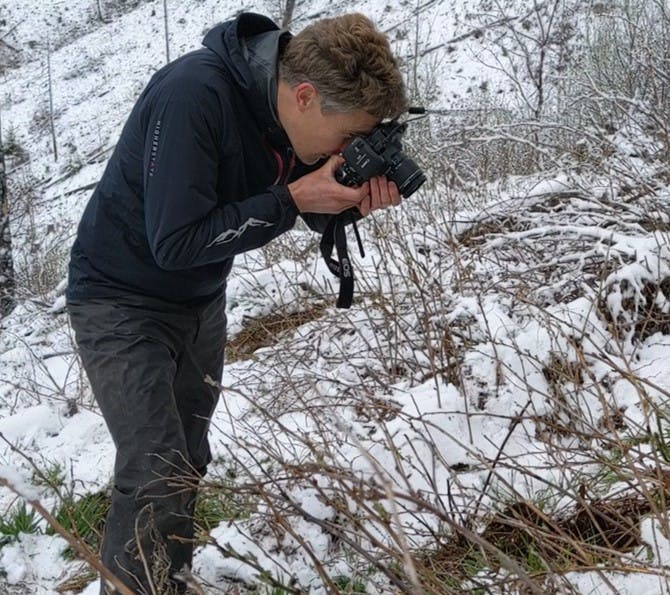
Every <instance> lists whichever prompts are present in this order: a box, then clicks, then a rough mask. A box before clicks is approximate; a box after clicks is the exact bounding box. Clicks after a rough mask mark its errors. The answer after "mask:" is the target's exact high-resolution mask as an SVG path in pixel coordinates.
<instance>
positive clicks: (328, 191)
mask: <svg viewBox="0 0 670 595" xmlns="http://www.w3.org/2000/svg"><path fill="white" fill-rule="evenodd" d="M343 163H344V158H343V157H342V156H340V155H333V156H331V157H330V159H328V161H326V163H324V165H323V166H322V167H320V168H319V169H317V170H316V171H313V172H312V173H310V174H307V175H305V176H303V177H302V178H298V179H297V180H296V181H295V182H291V183H290V184H289V185H288V190H289V192H290V193H291V196H292V197H293V202H295V204H296V206H297V207H298V210H299V211H300V212H301V213H327V214H331V215H336V214H338V213H341V212H342V211H346V210H347V209H350V208H351V207H358V206H359V205H360V204H361V202H362V201H363V200H364V199H365V198H367V197H368V196H369V195H370V183H369V182H365V183H364V184H362V185H361V186H357V187H353V188H352V187H350V186H344V185H343V184H340V183H339V182H338V181H337V180H336V179H335V172H336V171H337V169H338V168H339V167H340V166H341V165H342V164H343Z"/></svg>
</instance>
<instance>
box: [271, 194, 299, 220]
mask: <svg viewBox="0 0 670 595" xmlns="http://www.w3.org/2000/svg"><path fill="white" fill-rule="evenodd" d="M268 190H269V191H270V192H272V194H273V195H274V197H275V198H276V199H277V202H278V203H279V208H280V210H281V213H282V218H283V219H287V218H290V219H292V220H295V218H296V217H297V216H298V213H299V211H298V207H297V206H296V204H295V201H294V200H293V197H292V196H291V192H290V191H289V189H288V186H270V187H269V188H268Z"/></svg>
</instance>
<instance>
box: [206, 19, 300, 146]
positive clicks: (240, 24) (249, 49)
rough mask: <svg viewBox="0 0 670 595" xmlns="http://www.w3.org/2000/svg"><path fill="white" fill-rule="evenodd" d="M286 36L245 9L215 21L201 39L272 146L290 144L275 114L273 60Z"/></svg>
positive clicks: (277, 57) (288, 37)
mask: <svg viewBox="0 0 670 595" xmlns="http://www.w3.org/2000/svg"><path fill="white" fill-rule="evenodd" d="M290 38H291V34H290V33H289V32H288V31H286V30H281V29H279V27H277V25H276V24H275V23H274V22H273V21H272V20H271V19H269V18H268V17H266V16H263V15H260V14H254V13H249V12H247V13H242V14H240V15H239V16H238V17H237V18H236V19H234V20H232V21H226V22H225V23H220V24H218V25H216V26H215V27H213V28H212V29H211V30H210V31H209V32H208V33H207V34H206V35H205V38H204V39H203V42H202V43H203V45H204V46H205V47H207V48H209V49H210V50H212V51H213V52H214V53H215V54H216V55H217V56H218V57H219V58H221V60H222V61H223V63H224V64H225V66H226V67H227V69H228V71H229V72H230V73H231V75H232V77H233V80H234V81H235V83H236V84H237V86H238V87H239V88H240V89H241V91H242V93H243V94H244V95H245V99H246V100H247V102H248V105H250V106H251V107H252V111H253V112H254V114H255V115H256V118H257V119H258V121H259V124H260V125H261V127H262V129H263V130H264V132H265V133H266V135H267V137H268V140H269V141H270V142H271V144H273V145H275V146H278V145H289V144H290V143H289V141H288V138H287V137H286V134H285V132H284V131H283V129H282V127H281V125H280V123H279V118H278V116H277V62H278V59H279V53H280V51H281V48H282V47H283V45H284V44H285V43H286V42H287V41H288V40H289V39H290Z"/></svg>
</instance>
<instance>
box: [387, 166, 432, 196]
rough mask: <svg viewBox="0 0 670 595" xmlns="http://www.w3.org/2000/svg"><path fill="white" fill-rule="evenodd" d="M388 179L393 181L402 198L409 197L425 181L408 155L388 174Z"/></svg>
mask: <svg viewBox="0 0 670 595" xmlns="http://www.w3.org/2000/svg"><path fill="white" fill-rule="evenodd" d="M388 178H389V180H392V181H393V182H395V184H396V186H398V190H400V194H402V196H403V197H404V198H408V197H410V196H411V195H412V194H414V193H415V192H416V191H417V190H418V189H419V187H420V186H421V185H422V184H423V183H424V182H425V181H426V176H425V175H424V173H423V172H422V171H421V169H420V168H419V166H418V165H417V164H416V163H414V161H413V160H412V159H410V158H409V157H405V158H404V159H402V160H401V161H400V162H399V163H398V165H397V166H396V168H395V170H394V171H393V173H391V174H388Z"/></svg>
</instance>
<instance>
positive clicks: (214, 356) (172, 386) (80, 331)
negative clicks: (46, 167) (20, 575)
mask: <svg viewBox="0 0 670 595" xmlns="http://www.w3.org/2000/svg"><path fill="white" fill-rule="evenodd" d="M68 312H69V314H70V321H71V323H72V327H73V329H74V332H75V338H76V342H77V345H78V349H79V354H80V356H81V360H82V363H83V366H84V368H85V370H86V374H87V376H88V378H89V381H90V384H91V388H92V390H93V394H94V396H95V399H96V401H97V403H98V405H99V407H100V410H101V412H102V415H103V417H104V419H105V422H106V423H107V427H108V428H109V431H110V433H111V435H112V439H113V440H114V444H115V446H116V461H115V466H114V485H113V489H112V499H111V508H110V511H109V514H108V517H107V523H106V526H105V532H104V536H103V541H102V549H101V557H102V562H103V563H104V564H105V566H106V567H107V568H108V569H110V570H111V571H112V572H113V573H114V574H115V575H116V576H117V577H118V578H119V579H121V580H122V581H123V582H124V583H125V584H127V585H128V587H129V588H130V589H131V590H132V591H133V592H135V593H153V592H155V593H182V592H184V590H185V588H184V585H183V584H182V583H180V581H178V580H175V578H174V576H173V575H174V573H176V572H177V573H178V572H179V571H180V570H182V569H183V567H184V566H186V567H190V564H191V560H192V556H193V543H192V538H193V512H194V505H195V494H196V489H197V484H198V480H199V479H200V478H201V477H202V476H203V475H204V474H205V470H206V467H207V464H208V463H209V462H210V460H211V454H210V449H209V443H208V440H207V432H208V428H209V423H210V418H211V416H212V414H213V412H214V408H215V406H216V402H217V399H218V390H217V389H216V388H215V387H214V386H212V385H211V384H208V383H206V382H205V377H206V376H210V377H211V378H212V379H214V380H216V381H219V380H220V378H221V372H222V367H223V352H224V346H225V338H226V330H225V329H226V318H225V298H224V296H223V295H221V297H218V298H217V299H215V300H212V301H210V302H209V303H207V304H204V305H201V306H198V307H185V306H180V305H175V304H171V303H167V302H163V301H161V300H157V299H153V298H146V297H142V296H125V297H123V298H117V299H113V300H112V299H97V300H91V301H87V302H85V303H84V302H70V303H68ZM101 592H102V593H104V592H105V590H104V585H103V587H102V589H101Z"/></svg>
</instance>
